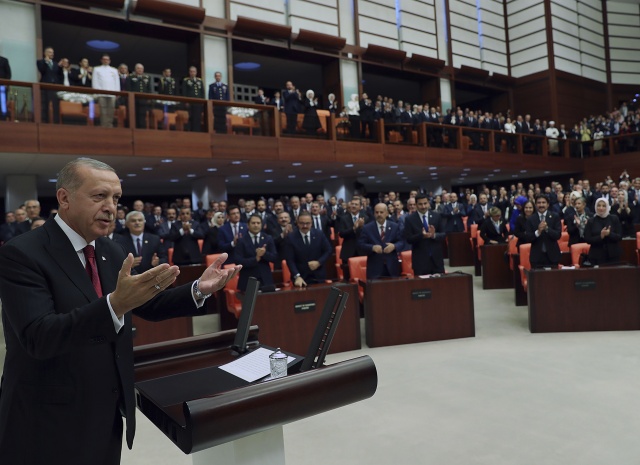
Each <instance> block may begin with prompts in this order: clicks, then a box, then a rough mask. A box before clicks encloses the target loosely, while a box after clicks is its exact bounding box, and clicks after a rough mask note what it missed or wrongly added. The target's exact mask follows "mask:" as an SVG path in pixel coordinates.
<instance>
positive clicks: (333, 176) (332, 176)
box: [329, 174, 338, 179]
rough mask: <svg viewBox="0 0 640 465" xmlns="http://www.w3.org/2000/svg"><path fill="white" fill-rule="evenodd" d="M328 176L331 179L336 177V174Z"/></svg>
mask: <svg viewBox="0 0 640 465" xmlns="http://www.w3.org/2000/svg"><path fill="white" fill-rule="evenodd" d="M329 177H330V178H331V179H336V178H337V177H338V176H336V175H335V174H334V175H331V176H329Z"/></svg>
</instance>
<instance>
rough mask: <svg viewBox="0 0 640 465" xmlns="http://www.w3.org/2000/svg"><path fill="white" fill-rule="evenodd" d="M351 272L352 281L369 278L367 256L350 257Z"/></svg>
mask: <svg viewBox="0 0 640 465" xmlns="http://www.w3.org/2000/svg"><path fill="white" fill-rule="evenodd" d="M349 274H350V275H351V281H353V282H354V283H357V282H358V280H362V281H366V280H367V257H351V258H350V259H349Z"/></svg>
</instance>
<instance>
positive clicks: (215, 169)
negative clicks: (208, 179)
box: [207, 168, 218, 171]
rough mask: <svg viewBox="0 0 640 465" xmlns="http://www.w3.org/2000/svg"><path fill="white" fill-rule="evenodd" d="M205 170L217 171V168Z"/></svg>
mask: <svg viewBox="0 0 640 465" xmlns="http://www.w3.org/2000/svg"><path fill="white" fill-rule="evenodd" d="M207 171H218V168H207Z"/></svg>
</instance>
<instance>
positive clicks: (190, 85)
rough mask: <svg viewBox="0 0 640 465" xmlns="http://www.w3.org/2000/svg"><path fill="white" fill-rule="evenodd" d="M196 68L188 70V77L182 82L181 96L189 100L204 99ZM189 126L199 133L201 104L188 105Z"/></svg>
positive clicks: (202, 87)
mask: <svg viewBox="0 0 640 465" xmlns="http://www.w3.org/2000/svg"><path fill="white" fill-rule="evenodd" d="M197 74H198V68H196V67H195V66H192V67H190V68H189V77H186V78H184V80H183V81H182V95H183V96H185V97H191V98H204V84H203V83H202V79H200V78H199V77H198V76H197ZM188 111H189V126H190V127H191V130H192V131H193V132H200V130H201V129H200V128H201V125H202V104H200V103H190V104H189V105H188Z"/></svg>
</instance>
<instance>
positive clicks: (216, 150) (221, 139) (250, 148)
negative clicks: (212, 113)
mask: <svg viewBox="0 0 640 465" xmlns="http://www.w3.org/2000/svg"><path fill="white" fill-rule="evenodd" d="M211 147H212V152H213V157H214V158H228V159H232V160H277V159H278V153H279V151H278V147H279V144H278V139H277V138H275V137H259V136H253V137H246V136H236V135H229V136H228V135H213V136H212V137H211Z"/></svg>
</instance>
